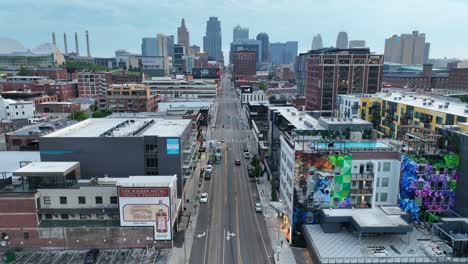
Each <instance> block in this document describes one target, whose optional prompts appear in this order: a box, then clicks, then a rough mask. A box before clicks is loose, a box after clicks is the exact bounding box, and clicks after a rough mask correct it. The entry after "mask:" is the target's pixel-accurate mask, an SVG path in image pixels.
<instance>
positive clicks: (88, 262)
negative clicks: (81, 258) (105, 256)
mask: <svg viewBox="0 0 468 264" xmlns="http://www.w3.org/2000/svg"><path fill="white" fill-rule="evenodd" d="M98 256H99V249H97V248H93V249H91V250H90V251H88V252H86V257H85V262H84V263H85V264H93V263H96V262H97V259H98Z"/></svg>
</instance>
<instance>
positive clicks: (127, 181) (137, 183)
mask: <svg viewBox="0 0 468 264" xmlns="http://www.w3.org/2000/svg"><path fill="white" fill-rule="evenodd" d="M174 177H177V176H176V175H173V176H130V177H128V178H120V179H118V181H117V183H116V185H117V186H120V187H170V186H171V184H172V183H173V182H174Z"/></svg>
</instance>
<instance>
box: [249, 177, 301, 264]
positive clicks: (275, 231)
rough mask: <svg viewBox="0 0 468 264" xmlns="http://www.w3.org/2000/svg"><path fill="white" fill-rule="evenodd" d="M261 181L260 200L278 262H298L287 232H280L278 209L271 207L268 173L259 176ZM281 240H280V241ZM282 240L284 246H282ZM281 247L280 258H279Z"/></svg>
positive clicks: (288, 263)
mask: <svg viewBox="0 0 468 264" xmlns="http://www.w3.org/2000/svg"><path fill="white" fill-rule="evenodd" d="M259 179H260V183H259V184H257V189H258V193H259V196H260V201H261V203H262V206H263V215H264V216H265V222H266V225H267V230H268V235H269V236H270V241H271V247H272V248H273V250H274V251H275V263H276V264H290V263H296V259H295V258H294V253H293V251H292V249H291V247H290V246H289V243H288V242H287V241H286V238H285V234H283V233H279V227H280V224H281V223H280V219H279V218H278V216H277V212H276V210H275V209H274V208H273V207H271V205H270V202H271V184H270V182H269V181H268V179H267V176H266V173H264V174H263V176H262V177H260V178H259ZM278 240H279V241H278ZM281 241H282V246H281ZM278 249H279V260H278Z"/></svg>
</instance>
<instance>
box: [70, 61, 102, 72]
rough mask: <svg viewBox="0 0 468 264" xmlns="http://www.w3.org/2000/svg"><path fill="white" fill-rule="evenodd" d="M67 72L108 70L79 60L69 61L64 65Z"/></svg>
mask: <svg viewBox="0 0 468 264" xmlns="http://www.w3.org/2000/svg"><path fill="white" fill-rule="evenodd" d="M64 67H65V69H67V71H69V72H70V71H84V70H86V71H105V70H106V68H105V67H103V66H101V65H98V64H94V63H89V62H84V61H78V60H67V61H66V62H65V64H64Z"/></svg>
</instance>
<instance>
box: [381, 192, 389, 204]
mask: <svg viewBox="0 0 468 264" xmlns="http://www.w3.org/2000/svg"><path fill="white" fill-rule="evenodd" d="M387 195H388V194H387V193H385V192H383V193H381V194H380V201H381V202H386V201H387Z"/></svg>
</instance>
